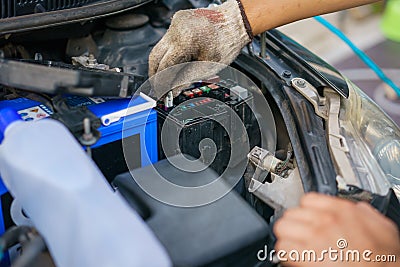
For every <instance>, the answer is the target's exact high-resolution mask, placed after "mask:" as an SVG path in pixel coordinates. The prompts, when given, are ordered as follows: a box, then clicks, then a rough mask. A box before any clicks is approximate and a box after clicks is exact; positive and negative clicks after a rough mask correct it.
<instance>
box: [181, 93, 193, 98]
mask: <svg viewBox="0 0 400 267" xmlns="http://www.w3.org/2000/svg"><path fill="white" fill-rule="evenodd" d="M183 95H184V96H186V97H189V98H193V97H194V94H193V92H192V91H185V92H183Z"/></svg>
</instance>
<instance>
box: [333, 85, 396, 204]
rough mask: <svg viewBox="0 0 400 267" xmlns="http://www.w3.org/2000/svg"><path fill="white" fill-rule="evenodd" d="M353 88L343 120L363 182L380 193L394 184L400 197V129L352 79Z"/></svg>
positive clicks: (342, 112) (343, 131)
mask: <svg viewBox="0 0 400 267" xmlns="http://www.w3.org/2000/svg"><path fill="white" fill-rule="evenodd" d="M349 88H350V97H349V99H342V100H341V109H340V117H339V122H340V127H341V134H342V135H343V136H344V137H345V139H346V142H347V146H348V147H349V153H348V157H349V159H350V161H351V163H352V166H353V170H354V172H355V174H356V175H357V176H358V180H359V183H360V184H361V186H362V188H363V189H365V190H368V191H371V192H373V193H377V194H380V195H385V194H387V191H388V189H389V188H390V187H393V189H394V190H395V192H396V195H397V197H398V198H400V130H399V128H398V126H397V125H396V124H395V123H394V122H393V121H392V120H391V119H390V118H389V117H388V115H386V113H385V112H383V111H382V110H381V109H380V108H379V107H378V106H377V105H376V104H375V103H374V102H373V101H372V100H371V99H370V98H369V97H368V96H367V95H366V94H365V93H364V92H362V91H361V90H360V89H359V88H358V87H357V86H355V85H354V84H353V83H351V82H349Z"/></svg>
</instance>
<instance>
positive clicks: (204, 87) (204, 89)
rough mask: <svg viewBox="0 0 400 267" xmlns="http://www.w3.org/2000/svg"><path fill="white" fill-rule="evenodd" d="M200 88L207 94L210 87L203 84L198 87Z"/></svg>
mask: <svg viewBox="0 0 400 267" xmlns="http://www.w3.org/2000/svg"><path fill="white" fill-rule="evenodd" d="M200 90H201V91H203V92H204V93H206V94H208V93H209V92H210V91H211V88H210V87H208V86H203V87H200Z"/></svg>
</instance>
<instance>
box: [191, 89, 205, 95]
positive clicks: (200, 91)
mask: <svg viewBox="0 0 400 267" xmlns="http://www.w3.org/2000/svg"><path fill="white" fill-rule="evenodd" d="M192 92H193V93H194V94H195V95H198V96H201V95H202V94H203V91H202V90H200V89H198V88H196V89H193V90H192Z"/></svg>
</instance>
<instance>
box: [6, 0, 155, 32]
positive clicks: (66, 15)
mask: <svg viewBox="0 0 400 267" xmlns="http://www.w3.org/2000/svg"><path fill="white" fill-rule="evenodd" d="M147 2H150V1H149V0H62V1H59V0H33V1H32V0H29V1H28V0H23V1H21V0H0V36H2V35H6V34H10V33H16V32H23V31H27V30H35V29H41V28H46V27H49V26H55V25H62V24H67V23H72V22H78V21H86V20H91V19H94V18H98V17H103V16H108V15H112V14H115V13H119V12H122V11H126V10H128V9H131V8H135V7H137V6H139V5H142V4H144V3H147Z"/></svg>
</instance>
